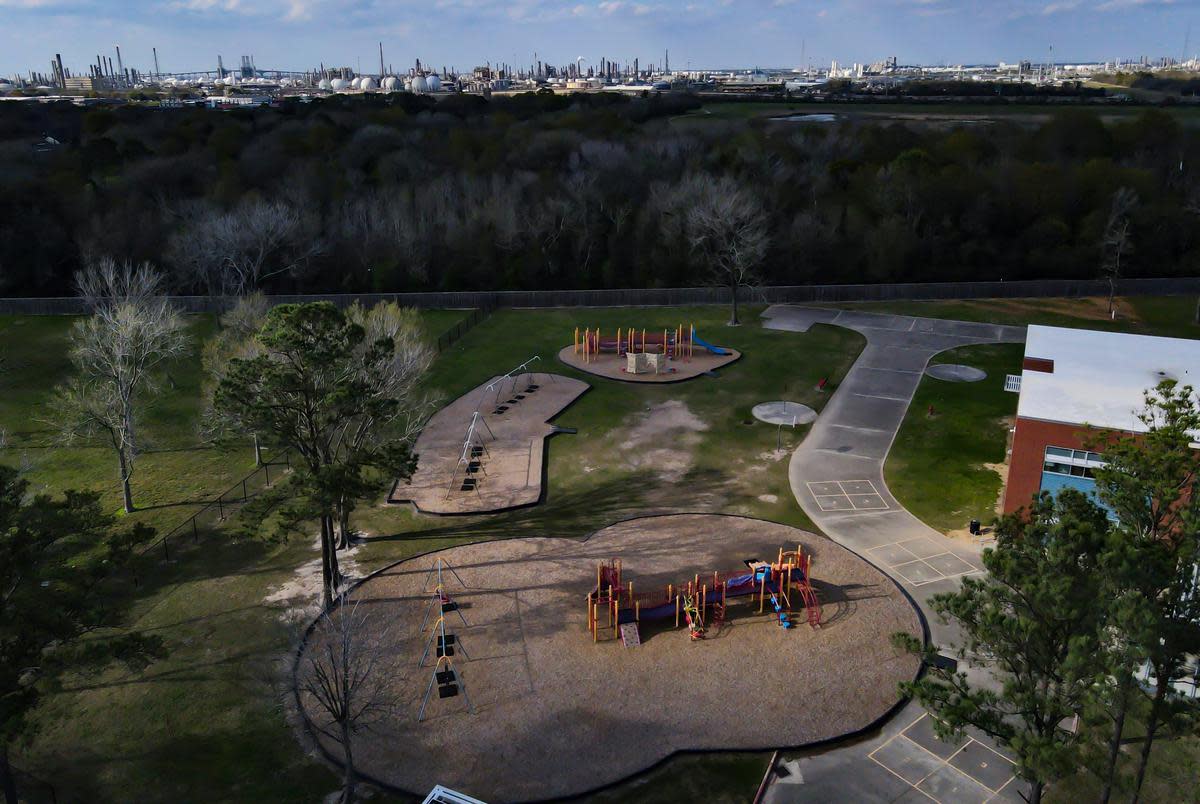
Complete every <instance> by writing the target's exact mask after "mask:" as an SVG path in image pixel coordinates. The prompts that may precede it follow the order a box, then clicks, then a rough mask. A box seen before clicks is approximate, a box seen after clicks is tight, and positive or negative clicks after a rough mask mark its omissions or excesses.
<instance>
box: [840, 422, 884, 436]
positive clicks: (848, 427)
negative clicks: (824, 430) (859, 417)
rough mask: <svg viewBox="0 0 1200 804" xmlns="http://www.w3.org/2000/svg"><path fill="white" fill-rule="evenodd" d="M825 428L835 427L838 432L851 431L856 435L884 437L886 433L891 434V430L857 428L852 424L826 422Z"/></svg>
mask: <svg viewBox="0 0 1200 804" xmlns="http://www.w3.org/2000/svg"><path fill="white" fill-rule="evenodd" d="M825 426H826V427H837V428H838V429H839V430H853V431H855V432H856V433H884V434H885V435H886V434H887V433H890V432H892V431H891V430H882V429H880V428H878V427H858V426H856V425H853V424H836V423H834V422H828V423H826V425H825Z"/></svg>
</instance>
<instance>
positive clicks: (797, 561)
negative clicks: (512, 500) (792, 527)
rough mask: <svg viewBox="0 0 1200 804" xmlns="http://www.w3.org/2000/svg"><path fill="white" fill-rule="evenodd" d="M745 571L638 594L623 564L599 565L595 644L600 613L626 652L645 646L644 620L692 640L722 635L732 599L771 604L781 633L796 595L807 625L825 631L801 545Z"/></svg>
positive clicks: (593, 605) (592, 604) (591, 612)
mask: <svg viewBox="0 0 1200 804" xmlns="http://www.w3.org/2000/svg"><path fill="white" fill-rule="evenodd" d="M745 564H746V569H737V570H731V571H728V572H716V571H714V572H713V573H712V574H711V575H709V574H705V575H700V574H698V573H697V574H696V575H694V576H693V578H692V579H691V580H690V581H686V582H685V583H681V584H673V583H669V584H667V586H666V588H665V589H663V590H662V591H658V590H651V591H649V592H635V591H634V588H633V580H632V579H631V580H628V581H627V582H626V581H625V579H624V578H623V577H622V575H621V559H619V558H614V559H611V560H610V561H608V562H607V563H604V562H601V563H600V564H598V565H597V566H596V588H595V589H593V590H592V591H591V592H589V593H588V594H587V624H588V631H589V632H590V633H591V635H592V641H593V642H598V641H599V640H600V629H601V625H600V609H601V607H603V608H604V609H605V610H606V611H607V625H606V626H605V628H611V629H612V633H613V636H614V638H620V639H621V641H622V643H623V644H624V645H625V646H626V647H632V646H633V645H635V644H640V643H641V636H640V634H639V633H638V626H639V625H640V623H641V622H642V621H651V620H664V619H670V618H671V617H674V622H675V625H674V627H675V628H679V627H680V623H681V622H682V623H683V625H685V626H687V629H688V634H689V635H690V636H691V638H692V639H693V640H700V639H704V638H705V636H706V635H707V633H708V631H709V630H713V631H715V632H719V631H720V630H721V626H722V625H724V623H725V618H726V616H727V611H728V610H727V605H728V602H729V599H730V598H741V597H749V598H750V602H751V604H752V605H753V603H754V601H755V598H756V597H757V600H758V613H759V614H762V613H763V612H764V610H765V609H766V607H767V605H768V603H769V605H770V606H771V609H772V611H773V612H774V614H775V618H776V621H777V622H778V623H779V625H780V627H782V628H791V627H792V620H791V613H792V610H793V604H792V601H793V599H794V597H793V596H798V601H797V602H798V603H799V604H800V606H801V607H803V609H804V611H805V615H806V617H807V619H808V624H809V625H810V626H811V627H812V628H813V629H817V628H820V627H821V604H820V601H819V600H818V599H817V594H816V591H815V590H814V589H813V587H812V582H811V577H812V576H811V571H812V556H811V555H810V554H807V553H805V552H804V548H803V547H802V546H801V545H796V549H795V550H787V551H785V550H784V549H783V548H782V547H781V548H779V555H778V556H777V558H776V560H775V561H774V562H768V561H760V560H757V559H748V560H746V562H745Z"/></svg>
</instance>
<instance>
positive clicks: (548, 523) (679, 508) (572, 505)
mask: <svg viewBox="0 0 1200 804" xmlns="http://www.w3.org/2000/svg"><path fill="white" fill-rule="evenodd" d="M724 480H725V479H724V476H723V475H722V474H721V473H720V472H715V471H714V472H706V473H705V476H704V477H702V478H697V479H695V480H689V481H688V483H687V484H686V486H687V488H686V489H684V488H682V487H683V485H684V484H682V483H680V484H672V483H666V482H664V481H663V479H662V478H661V477H660V475H659V474H658V473H656V472H653V471H637V472H633V473H630V474H628V475H625V476H623V477H621V478H614V479H611V480H608V481H605V482H603V483H600V484H597V485H595V486H589V487H585V488H577V489H572V490H570V491H563V492H555V493H554V494H553V495H552V496H551V498H550V499H548V500H547V501H546V502H544V503H541V504H539V505H536V506H532V507H529V508H521V509H517V510H514V511H509V512H506V513H500V514H493V515H490V516H486V517H478V518H476V517H438V518H437V520H436V521H437V522H438V523H439V524H438V525H436V526H434V527H431V528H426V529H422V530H415V531H412V532H407V533H394V534H391V535H387V536H363V537H360V540H361V541H362V542H363V543H366V544H372V543H379V542H394V541H401V542H408V541H433V540H439V539H451V538H461V539H466V540H471V541H484V540H489V539H510V538H529V537H552V538H570V539H578V538H582V537H584V536H587V535H589V534H591V533H593V532H595V531H597V530H599V529H600V528H603V527H607V526H608V525H611V524H613V523H614V522H618V521H620V520H622V519H629V518H631V517H634V516H645V515H649V514H656V513H668V512H690V511H695V510H703V508H704V507H703V506H698V505H696V504H695V502H696V497H697V496H698V494H701V493H702V492H703V491H707V493H709V494H714V495H715V494H716V492H717V491H718V490H719V489H720V487H721V486H723V485H724ZM684 492H686V493H684ZM423 516H425V517H431V516H432V515H423Z"/></svg>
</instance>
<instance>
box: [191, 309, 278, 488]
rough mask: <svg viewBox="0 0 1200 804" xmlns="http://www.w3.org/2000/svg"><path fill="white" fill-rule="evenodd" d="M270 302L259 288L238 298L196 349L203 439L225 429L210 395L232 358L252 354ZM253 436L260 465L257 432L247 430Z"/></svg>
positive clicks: (259, 464)
mask: <svg viewBox="0 0 1200 804" xmlns="http://www.w3.org/2000/svg"><path fill="white" fill-rule="evenodd" d="M270 309H271V303H270V302H269V301H267V297H266V296H264V295H263V294H262V293H261V292H259V291H254V292H253V293H250V294H249V295H247V296H241V297H239V298H238V300H237V303H236V304H235V305H234V306H233V308H232V309H231V310H229V311H227V312H225V313H223V314H222V315H221V317H220V319H218V322H219V324H220V329H218V330H217V332H216V334H215V335H213V336H212V337H211V338H209V339H208V340H207V341H205V343H204V348H203V350H202V351H201V353H200V365H201V366H202V367H203V368H204V376H205V381H204V384H203V385H202V387H201V392H202V393H203V395H204V414H203V416H202V417H201V419H200V436H201V438H204V439H207V440H213V439H217V438H219V437H221V436H222V435H224V434H225V433H226V432H228V431H229V429H230V428H229V426H228V422H225V421H224V420H223V419H222V416H221V414H220V413H219V412H218V411H217V409H216V407H215V406H214V405H213V395H214V394H215V393H216V390H217V386H218V385H220V384H221V378H223V377H224V376H225V371H226V369H227V368H228V367H229V362H230V361H231V360H234V359H239V358H241V359H245V358H251V357H254V356H255V355H256V354H257V353H258V351H257V350H258V343H257V342H256V341H255V340H254V336H255V334H256V333H257V332H258V331H259V330H260V329H262V325H263V323H265V322H266V320H267V313H268V312H269V311H270ZM251 438H252V439H253V440H254V465H255V466H261V465H262V451H261V449H260V447H259V443H258V436H257V435H256V434H251Z"/></svg>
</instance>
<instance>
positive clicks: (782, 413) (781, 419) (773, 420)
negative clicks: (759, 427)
mask: <svg viewBox="0 0 1200 804" xmlns="http://www.w3.org/2000/svg"><path fill="white" fill-rule="evenodd" d="M750 412H751V413H753V414H754V418H756V419H758V420H759V421H760V422H766V423H767V424H788V425H790V424H811V423H812V422H814V421H816V420H817V412H816V411H815V410H813V409H812V408H810V407H809V406H808V405H801V404H800V403H799V402H760V403H759V404H757V405H755V406H754V409H753V410H751V411H750Z"/></svg>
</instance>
